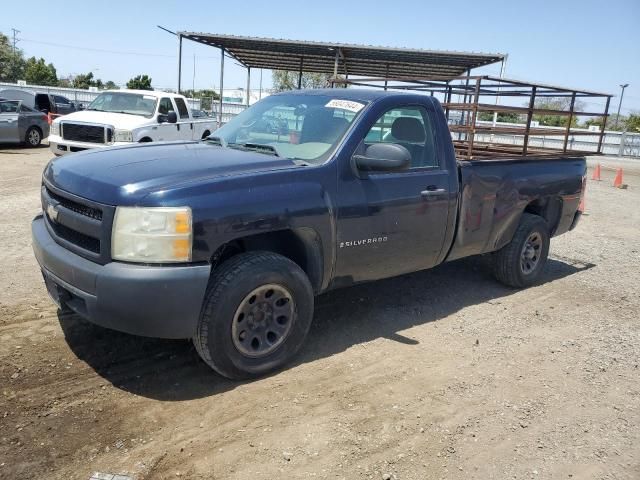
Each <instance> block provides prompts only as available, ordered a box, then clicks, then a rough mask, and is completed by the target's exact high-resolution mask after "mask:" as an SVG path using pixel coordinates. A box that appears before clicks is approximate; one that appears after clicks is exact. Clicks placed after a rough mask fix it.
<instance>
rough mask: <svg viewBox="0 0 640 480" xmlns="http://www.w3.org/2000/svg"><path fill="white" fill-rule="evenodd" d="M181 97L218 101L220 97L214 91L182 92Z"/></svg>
mask: <svg viewBox="0 0 640 480" xmlns="http://www.w3.org/2000/svg"><path fill="white" fill-rule="evenodd" d="M181 93H182V95H184V96H185V97H188V98H212V99H213V100H220V95H218V92H216V91H214V90H206V89H205V90H182V92H181Z"/></svg>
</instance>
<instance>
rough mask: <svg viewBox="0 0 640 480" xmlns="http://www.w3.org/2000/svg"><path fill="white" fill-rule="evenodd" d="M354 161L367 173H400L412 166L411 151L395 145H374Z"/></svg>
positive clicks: (355, 157)
mask: <svg viewBox="0 0 640 480" xmlns="http://www.w3.org/2000/svg"><path fill="white" fill-rule="evenodd" d="M353 159H354V161H355V163H356V167H357V168H358V170H362V171H365V172H400V171H402V170H406V169H408V168H409V166H410V165H411V154H410V153H409V150H407V149H406V148H404V147H403V146H402V145H398V144H395V143H374V144H373V145H369V146H368V147H367V149H366V151H365V153H364V155H354V156H353Z"/></svg>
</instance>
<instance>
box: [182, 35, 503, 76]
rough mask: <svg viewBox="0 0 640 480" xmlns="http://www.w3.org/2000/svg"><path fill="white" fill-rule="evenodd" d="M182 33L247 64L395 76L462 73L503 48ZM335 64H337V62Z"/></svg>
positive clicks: (495, 56)
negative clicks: (465, 48)
mask: <svg viewBox="0 0 640 480" xmlns="http://www.w3.org/2000/svg"><path fill="white" fill-rule="evenodd" d="M178 35H179V36H180V37H181V38H187V39H189V40H192V41H194V42H198V43H202V44H205V45H210V46H212V47H217V48H221V49H224V50H225V51H226V52H227V54H228V55H230V56H231V57H233V58H235V59H236V60H237V61H238V62H240V63H242V64H243V65H244V66H245V67H249V68H265V69H269V70H290V71H296V72H297V71H304V72H318V73H331V74H333V73H335V72H337V73H338V74H341V75H349V76H352V75H355V76H373V77H382V78H388V79H394V78H404V77H413V78H440V79H448V78H454V77H457V76H460V75H462V74H464V73H466V72H467V71H468V70H471V69H474V68H477V67H482V66H484V65H489V64H492V63H496V62H500V61H502V60H503V59H504V58H505V55H503V54H499V53H488V54H487V53H474V52H450V51H437V50H420V49H409V48H390V47H375V46H370V45H352V44H346V43H325V42H310V41H300V40H283V39H275V38H260V37H240V36H235V35H218V34H213V33H199V32H178ZM336 65H337V66H336Z"/></svg>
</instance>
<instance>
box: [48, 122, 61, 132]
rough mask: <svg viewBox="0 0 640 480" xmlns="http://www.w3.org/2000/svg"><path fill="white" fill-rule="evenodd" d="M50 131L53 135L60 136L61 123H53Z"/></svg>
mask: <svg viewBox="0 0 640 480" xmlns="http://www.w3.org/2000/svg"><path fill="white" fill-rule="evenodd" d="M50 130H51V131H50V132H49V133H50V134H51V135H60V122H52V123H51V129H50Z"/></svg>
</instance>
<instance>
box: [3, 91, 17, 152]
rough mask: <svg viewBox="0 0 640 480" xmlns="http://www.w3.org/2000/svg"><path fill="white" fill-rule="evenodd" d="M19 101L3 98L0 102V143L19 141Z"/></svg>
mask: <svg viewBox="0 0 640 480" xmlns="http://www.w3.org/2000/svg"><path fill="white" fill-rule="evenodd" d="M19 111H20V102H18V101H15V100H4V101H1V102H0V143H15V142H19V141H20V140H21V139H20V132H19V129H18V115H19Z"/></svg>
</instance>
